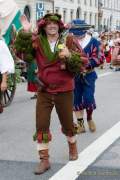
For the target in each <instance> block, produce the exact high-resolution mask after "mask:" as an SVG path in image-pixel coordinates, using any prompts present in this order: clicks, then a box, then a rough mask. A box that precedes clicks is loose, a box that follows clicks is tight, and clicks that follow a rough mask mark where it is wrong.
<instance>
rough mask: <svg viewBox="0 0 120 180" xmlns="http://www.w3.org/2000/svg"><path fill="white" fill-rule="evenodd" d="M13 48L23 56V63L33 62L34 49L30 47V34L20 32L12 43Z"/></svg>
mask: <svg viewBox="0 0 120 180" xmlns="http://www.w3.org/2000/svg"><path fill="white" fill-rule="evenodd" d="M14 48H15V49H16V51H17V52H18V53H20V54H23V55H24V59H23V60H24V61H26V62H31V61H33V60H34V49H33V47H32V32H25V31H23V30H20V31H19V32H18V35H17V37H16V41H15V43H14Z"/></svg>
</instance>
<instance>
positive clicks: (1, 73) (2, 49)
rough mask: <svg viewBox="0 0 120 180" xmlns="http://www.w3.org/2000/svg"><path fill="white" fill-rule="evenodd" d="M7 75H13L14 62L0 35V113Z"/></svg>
mask: <svg viewBox="0 0 120 180" xmlns="http://www.w3.org/2000/svg"><path fill="white" fill-rule="evenodd" d="M0 32H1V31H0ZM8 73H14V61H13V58H12V56H11V53H10V51H9V49H8V47H7V45H6V43H5V42H4V40H3V38H2V36H1V33H0V113H2V112H3V106H2V93H3V92H4V91H5V90H6V89H7V75H8Z"/></svg>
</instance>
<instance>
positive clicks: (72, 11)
mask: <svg viewBox="0 0 120 180" xmlns="http://www.w3.org/2000/svg"><path fill="white" fill-rule="evenodd" d="M73 13H74V10H71V11H70V19H71V21H72V20H73Z"/></svg>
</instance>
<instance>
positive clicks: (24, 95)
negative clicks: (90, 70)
mask: <svg viewBox="0 0 120 180" xmlns="http://www.w3.org/2000/svg"><path fill="white" fill-rule="evenodd" d="M106 71H109V70H97V72H98V74H103V73H105V72H106ZM119 82H120V72H113V73H112V74H110V75H108V76H104V77H100V78H98V80H97V82H96V93H95V96H96V101H97V110H96V111H95V112H94V119H95V121H96V125H97V131H96V132H95V133H91V132H89V130H88V127H87V124H86V122H85V125H86V131H87V132H86V133H84V134H81V135H78V136H77V141H78V150H79V153H81V152H82V151H83V150H84V149H85V148H87V147H88V146H89V145H90V144H91V143H92V142H94V141H95V140H96V139H98V138H99V137H100V136H101V135H102V134H103V133H105V132H106V131H107V130H108V129H110V128H112V127H113V125H115V124H116V123H117V122H119V119H120V102H119V101H120V93H119V92H120V83H119ZM31 96H32V94H31V93H28V92H27V91H26V83H22V84H19V85H18V87H17V90H16V95H15V98H14V101H13V102H12V104H11V105H10V106H9V107H7V108H5V111H4V113H3V114H1V115H0V180H21V179H22V180H37V179H39V180H48V179H49V178H50V177H52V176H54V174H55V173H56V172H58V171H59V170H60V169H61V168H62V167H63V166H64V165H66V164H67V163H68V147H67V142H66V139H65V137H64V135H63V134H61V127H60V123H59V120H58V117H57V114H56V112H55V109H54V110H53V112H52V115H51V131H52V135H53V141H52V142H51V144H50V161H51V169H50V170H49V171H48V172H46V173H45V174H43V175H41V176H35V175H34V174H33V171H34V168H35V166H36V164H37V163H38V162H39V159H38V154H37V151H36V143H35V142H33V140H32V135H33V134H34V132H35V103H36V100H30V97H31ZM119 146H120V140H118V141H117V142H115V143H114V144H112V145H111V146H110V147H109V149H107V150H106V151H105V153H103V154H102V155H101V156H100V157H98V159H97V160H96V161H95V162H94V163H93V164H91V165H90V166H89V168H90V169H89V168H88V169H87V170H86V171H87V172H86V171H85V172H83V174H82V175H79V172H78V176H79V179H80V180H82V178H83V179H84V180H89V179H90V180H94V179H96V180H97V179H98V180H99V179H100V180H104V179H105V178H106V179H110V178H112V179H110V180H118V179H119V180H120V177H119V178H118V176H117V177H116V176H113V174H114V175H115V171H114V170H116V171H117V170H118V171H117V173H116V174H117V175H118V174H119V173H118V172H119V169H120V161H119V160H120V158H119V155H120V154H119ZM113 161H114V163H113ZM81 164H82V162H81ZM108 169H109V171H110V172H108ZM102 170H103V171H105V172H108V174H109V175H110V178H108V177H107V175H106V174H107V173H106V174H105V172H103V173H102ZM90 173H91V174H90ZM110 173H111V174H110ZM96 174H97V175H96ZM101 174H102V175H101ZM103 174H104V175H103ZM93 175H94V176H93ZM99 176H100V177H99ZM85 178H86V179H85ZM117 178H118V179H117ZM106 179H105V180H106ZM56 180H57V179H56Z"/></svg>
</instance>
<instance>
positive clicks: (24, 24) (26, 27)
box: [20, 15, 32, 32]
mask: <svg viewBox="0 0 120 180" xmlns="http://www.w3.org/2000/svg"><path fill="white" fill-rule="evenodd" d="M20 21H21V24H22V27H23V29H24V31H26V32H28V31H29V30H30V29H31V26H32V24H31V23H30V22H29V21H28V20H27V17H26V16H25V15H22V16H21V17H20Z"/></svg>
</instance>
